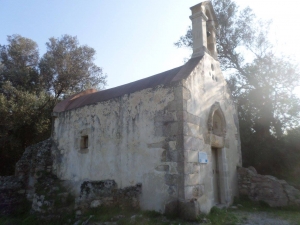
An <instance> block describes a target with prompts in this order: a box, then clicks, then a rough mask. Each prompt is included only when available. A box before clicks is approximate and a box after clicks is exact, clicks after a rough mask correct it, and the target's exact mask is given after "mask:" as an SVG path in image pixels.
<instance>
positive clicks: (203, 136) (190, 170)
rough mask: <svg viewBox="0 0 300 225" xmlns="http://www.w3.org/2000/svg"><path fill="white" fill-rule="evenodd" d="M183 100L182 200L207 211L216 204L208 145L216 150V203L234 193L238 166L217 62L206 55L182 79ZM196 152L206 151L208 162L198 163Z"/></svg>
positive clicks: (233, 122)
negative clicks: (219, 126) (218, 124)
mask: <svg viewBox="0 0 300 225" xmlns="http://www.w3.org/2000/svg"><path fill="white" fill-rule="evenodd" d="M183 101H184V104H183V118H184V119H183V130H184V132H183V145H184V200H185V201H187V202H189V201H191V200H194V201H196V203H198V205H199V208H200V211H201V212H209V211H210V209H211V207H212V206H213V205H215V204H216V200H215V199H214V193H213V191H214V187H213V185H214V184H213V171H212V147H214V148H217V149H218V152H219V153H218V161H219V170H220V172H219V177H220V178H219V179H220V184H219V186H220V187H219V189H220V190H219V191H220V202H218V203H219V204H224V205H229V204H230V203H232V201H233V197H234V196H236V195H238V190H237V173H236V166H238V165H241V150H240V140H239V126H238V121H237V119H236V118H237V114H236V113H237V112H236V108H235V105H234V103H233V101H232V100H231V96H230V93H229V92H228V87H227V84H226V81H225V79H224V77H223V74H222V72H221V69H220V65H219V62H218V61H216V60H215V59H214V58H213V57H211V56H210V55H209V54H205V55H204V57H203V58H202V60H201V61H200V62H199V64H198V66H197V67H196V68H195V69H194V71H193V72H192V73H191V75H190V76H189V77H188V78H187V79H186V80H184V81H183ZM217 109H218V110H219V113H220V114H222V116H223V117H224V118H223V119H224V122H223V123H224V125H223V126H224V130H223V131H222V132H221V131H219V132H221V133H220V134H219V133H218V135H215V134H214V133H213V132H212V130H211V126H213V124H210V123H212V122H213V121H212V117H213V115H214V113H215V112H217ZM218 120H220V118H219V119H218ZM200 151H201V152H205V153H207V155H208V163H204V164H202V163H199V159H198V156H199V152H200Z"/></svg>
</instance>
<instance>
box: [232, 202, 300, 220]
mask: <svg viewBox="0 0 300 225" xmlns="http://www.w3.org/2000/svg"><path fill="white" fill-rule="evenodd" d="M234 205H241V207H238V211H243V212H251V213H255V212H266V213H269V214H270V215H271V216H272V217H274V218H279V219H283V220H287V221H289V222H291V223H293V224H300V208H299V207H294V206H286V207H270V206H269V205H268V204H267V203H266V202H263V201H258V202H255V201H251V200H250V199H249V198H248V197H244V196H243V197H240V198H239V199H236V200H235V202H234ZM231 211H236V210H231Z"/></svg>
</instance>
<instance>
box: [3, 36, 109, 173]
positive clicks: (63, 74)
mask: <svg viewBox="0 0 300 225" xmlns="http://www.w3.org/2000/svg"><path fill="white" fill-rule="evenodd" d="M7 41H8V44H7V45H0V163H1V165H2V166H1V167H0V174H1V175H8V174H12V173H13V171H14V166H15V163H16V161H17V160H19V158H20V157H21V155H22V153H23V151H24V149H25V148H26V147H27V146H29V145H32V144H35V143H37V142H39V141H42V140H45V139H46V138H48V137H50V133H51V112H52V110H53V107H54V106H55V104H56V103H57V102H58V101H59V100H61V99H62V98H63V97H64V96H65V95H68V94H71V93H73V92H79V91H82V90H84V89H85V88H88V87H98V88H101V87H104V86H105V84H106V82H105V81H106V80H105V79H106V76H105V75H103V72H102V69H101V68H100V67H98V66H96V65H95V64H94V62H93V61H94V55H95V50H94V49H92V48H90V47H88V46H80V45H79V43H78V40H77V38H76V37H71V36H69V35H64V36H62V38H58V39H55V38H50V40H49V42H48V43H47V52H46V53H45V54H44V56H43V57H42V58H41V59H40V58H39V53H38V46H37V44H36V43H35V42H34V41H32V40H30V39H28V38H25V37H22V36H20V35H12V36H8V38H7Z"/></svg>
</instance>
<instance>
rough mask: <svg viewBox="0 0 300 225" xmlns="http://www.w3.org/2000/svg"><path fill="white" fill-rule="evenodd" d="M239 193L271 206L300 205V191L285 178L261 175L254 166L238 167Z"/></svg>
mask: <svg viewBox="0 0 300 225" xmlns="http://www.w3.org/2000/svg"><path fill="white" fill-rule="evenodd" d="M238 183H239V193H240V195H241V196H248V197H249V198H250V199H251V200H253V201H264V202H266V203H268V204H269V205H270V206H271V207H282V206H300V191H299V190H298V189H296V188H294V187H293V186H291V185H289V184H288V183H287V182H286V181H284V180H279V179H277V178H276V177H273V176H269V175H260V174H258V173H257V172H256V170H255V168H254V167H249V168H243V167H239V168H238Z"/></svg>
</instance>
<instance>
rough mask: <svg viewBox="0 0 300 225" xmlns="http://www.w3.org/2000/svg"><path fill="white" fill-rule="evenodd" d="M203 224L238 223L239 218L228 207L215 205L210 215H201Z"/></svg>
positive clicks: (233, 224) (226, 224)
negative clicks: (221, 207)
mask: <svg viewBox="0 0 300 225" xmlns="http://www.w3.org/2000/svg"><path fill="white" fill-rule="evenodd" d="M199 222H201V224H213V225H236V224H237V223H238V222H239V219H238V218H237V217H236V216H235V215H234V214H233V213H232V212H230V211H229V210H227V209H219V208H217V207H213V208H212V209H211V211H210V213H209V214H208V215H200V217H199Z"/></svg>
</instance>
